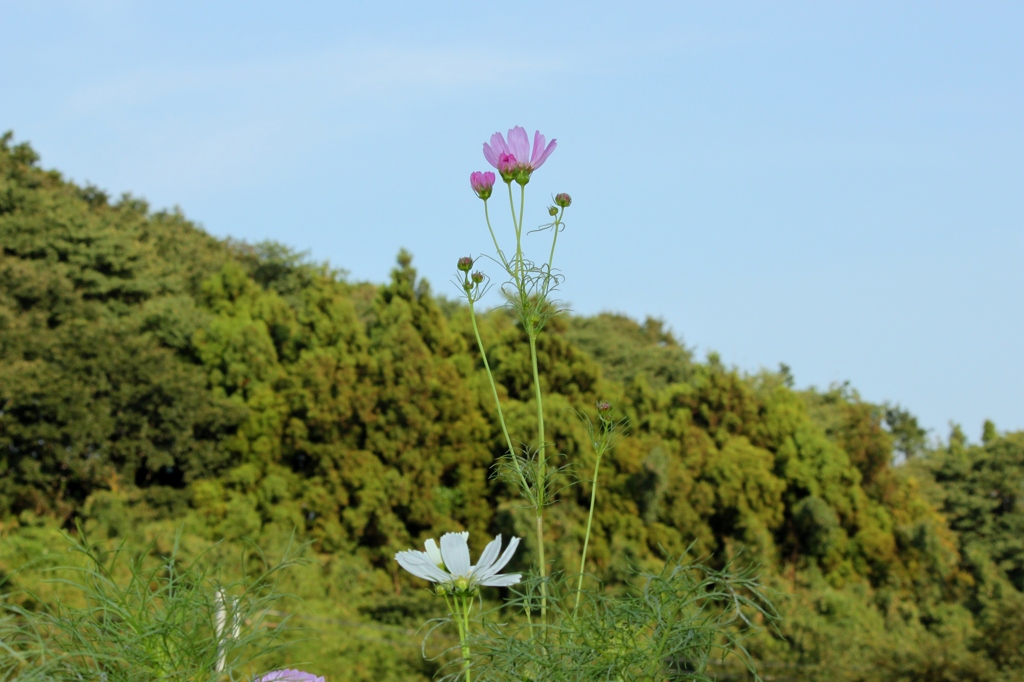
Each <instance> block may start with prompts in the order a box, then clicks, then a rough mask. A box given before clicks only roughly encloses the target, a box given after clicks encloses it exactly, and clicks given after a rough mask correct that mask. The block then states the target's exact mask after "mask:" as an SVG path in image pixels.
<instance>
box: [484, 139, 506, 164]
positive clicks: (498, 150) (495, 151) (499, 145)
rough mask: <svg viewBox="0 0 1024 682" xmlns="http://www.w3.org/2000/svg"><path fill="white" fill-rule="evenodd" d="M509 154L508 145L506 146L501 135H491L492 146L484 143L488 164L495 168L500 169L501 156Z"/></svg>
mask: <svg viewBox="0 0 1024 682" xmlns="http://www.w3.org/2000/svg"><path fill="white" fill-rule="evenodd" d="M507 153H508V145H507V144H505V138H503V137H502V136H501V133H494V134H493V135H491V143H490V144H487V143H486V142H484V158H485V159H487V163H489V164H491V165H492V166H494V167H495V168H497V167H498V160H499V159H500V158H501V155H502V154H507Z"/></svg>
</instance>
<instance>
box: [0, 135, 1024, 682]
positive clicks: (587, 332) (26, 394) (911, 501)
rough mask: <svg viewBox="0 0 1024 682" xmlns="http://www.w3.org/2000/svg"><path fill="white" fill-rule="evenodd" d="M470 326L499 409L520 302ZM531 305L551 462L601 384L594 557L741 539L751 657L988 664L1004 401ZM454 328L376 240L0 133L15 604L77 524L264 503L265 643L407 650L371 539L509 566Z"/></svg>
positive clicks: (878, 675) (515, 356) (482, 382)
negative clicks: (222, 212)
mask: <svg viewBox="0 0 1024 682" xmlns="http://www.w3.org/2000/svg"><path fill="white" fill-rule="evenodd" d="M454 255H455V256H458V255H461V254H454ZM453 265H454V260H453ZM481 325H482V328H481V332H482V334H483V336H484V339H485V343H486V344H488V352H489V358H490V362H491V367H492V368H493V370H494V372H495V375H496V378H497V379H498V381H499V383H500V385H499V390H500V391H501V392H502V399H503V401H504V402H505V404H506V405H507V411H506V415H507V417H508V418H509V419H510V421H511V422H512V423H513V424H514V423H515V422H516V420H521V421H524V422H525V421H526V420H528V415H529V414H530V411H531V410H532V408H531V391H530V390H528V389H529V381H530V371H529V363H528V355H527V354H526V352H525V351H524V344H523V343H522V333H521V330H520V329H518V328H517V326H516V325H515V324H514V322H513V320H512V319H511V318H510V317H509V316H508V315H507V314H506V313H505V312H504V311H503V310H496V311H494V312H491V313H488V314H487V315H486V316H485V317H484V318H483V319H482V320H481ZM552 325H553V327H552V329H553V333H552V334H549V335H547V336H546V337H543V339H542V345H541V347H540V360H541V372H542V381H543V382H545V386H544V389H545V391H546V392H547V394H548V395H550V396H551V397H550V398H549V400H548V403H547V408H548V419H549V426H548V428H549V435H551V436H553V438H554V442H555V446H556V448H555V449H556V450H557V452H558V453H560V454H561V456H563V457H564V461H563V462H562V463H563V464H567V465H569V467H570V469H569V471H570V472H571V469H572V467H580V468H581V469H582V470H583V471H587V470H589V468H590V467H589V464H590V463H589V462H588V461H587V458H588V452H589V451H588V448H587V447H585V444H586V443H587V440H586V438H587V436H586V433H585V432H584V430H583V428H582V426H581V424H580V422H579V420H578V419H577V418H576V416H575V414H574V413H573V412H572V410H574V409H575V410H580V409H582V410H586V409H590V408H592V406H593V405H594V403H595V401H597V400H599V399H600V400H608V401H610V402H611V403H613V405H614V406H615V409H616V410H617V413H618V414H619V415H621V416H626V417H628V418H629V420H630V422H631V425H632V426H631V433H630V436H629V437H628V438H626V439H625V440H624V441H623V442H622V443H621V444H620V445H619V446H618V447H617V449H616V450H614V451H613V452H612V454H611V455H610V456H609V457H608V458H607V459H606V462H607V463H606V464H603V465H602V470H601V478H602V483H601V484H602V486H603V489H602V496H600V497H599V498H598V508H597V510H596V514H595V532H594V536H593V537H592V539H591V550H590V556H591V557H592V558H593V566H594V567H595V571H596V573H597V575H598V577H600V578H601V579H602V580H604V581H606V584H607V585H609V586H614V585H616V584H617V583H620V582H621V581H623V580H624V579H625V578H626V577H627V576H628V575H629V574H630V572H631V570H632V569H633V568H640V569H641V570H645V571H651V572H657V571H658V570H659V569H660V567H661V566H662V565H663V563H664V560H665V558H666V556H668V555H679V554H680V553H682V552H683V551H684V550H685V549H686V548H687V547H688V546H691V545H692V548H693V549H692V550H691V551H692V552H694V553H695V554H697V555H709V556H710V557H711V559H710V561H711V563H712V564H714V565H719V566H721V565H724V564H725V562H727V561H729V560H730V559H734V558H736V557H737V556H738V557H739V559H738V560H739V561H740V562H741V563H759V564H761V565H762V566H763V569H764V571H765V580H766V582H767V583H768V585H769V586H770V587H772V588H773V589H774V590H775V591H776V594H775V596H774V601H775V605H776V607H777V608H778V609H779V611H780V612H781V613H782V614H783V616H784V620H783V621H782V624H781V626H780V628H781V629H780V631H779V632H777V633H773V632H764V633H762V635H761V636H759V638H757V639H756V640H754V641H752V642H751V643H750V648H751V651H752V653H753V654H754V655H755V657H756V658H758V659H759V660H760V661H761V665H762V667H763V669H764V670H766V671H768V672H770V674H771V675H772V677H773V678H774V679H792V680H813V679H825V678H827V679H833V680H851V681H852V680H1011V679H1019V677H1017V676H1018V675H1019V672H1018V671H1019V670H1020V669H1021V668H1022V666H1024V432H1016V433H1001V432H999V431H998V430H997V429H996V428H995V426H994V425H992V424H991V423H986V424H985V425H984V428H983V433H982V437H981V441H980V442H978V443H970V442H969V441H968V439H967V438H966V437H965V436H964V434H963V432H962V431H961V430H960V429H959V427H955V428H953V429H952V432H951V434H950V435H949V437H948V440H947V441H946V442H942V443H938V442H929V441H928V440H927V439H926V437H925V434H924V432H923V431H922V430H921V429H920V428H919V427H918V425H917V422H916V420H915V419H914V417H913V416H912V415H911V414H910V413H909V412H907V411H906V410H903V409H901V408H899V407H895V406H886V405H874V404H870V403H867V402H865V401H863V400H861V399H860V397H859V396H858V395H857V393H856V391H854V390H852V389H850V388H849V387H846V386H841V387H833V388H831V389H830V390H828V391H817V390H810V391H799V390H796V389H794V388H793V385H792V379H791V377H790V376H789V373H788V371H787V369H786V368H785V367H781V368H780V371H778V372H766V371H762V372H759V373H756V374H745V373H742V372H740V371H739V370H737V369H736V368H732V367H727V366H725V365H724V364H723V363H722V362H721V361H720V359H719V358H718V357H717V356H715V355H713V354H712V355H710V356H709V357H708V358H707V359H706V360H704V361H700V360H698V359H696V358H694V357H693V355H692V354H691V352H690V351H689V350H688V349H687V348H686V347H685V346H683V345H682V344H681V343H680V342H679V341H678V340H677V339H676V338H675V337H674V336H673V335H672V334H671V333H669V332H668V331H667V330H666V329H665V328H664V326H663V325H662V324H661V323H660V322H658V321H656V320H651V319H648V320H646V321H645V322H643V323H637V322H635V321H633V320H630V319H628V318H625V317H622V316H618V315H611V314H603V315H598V316H596V317H588V318H581V317H572V316H566V317H562V318H558V319H557V320H556V321H555V322H553V323H552ZM472 344H473V342H472V331H471V328H470V326H469V318H468V311H467V309H466V308H465V307H464V306H462V305H460V304H456V303H453V302H451V301H449V300H446V299H445V298H444V297H441V296H438V295H436V294H434V293H433V292H432V291H431V289H430V287H429V285H428V284H427V283H426V282H425V281H423V280H420V279H418V278H417V276H416V271H415V269H414V268H413V267H412V258H411V256H410V255H409V254H407V253H404V252H403V253H401V254H399V257H398V264H397V266H396V267H395V269H394V270H393V272H392V274H391V280H390V282H388V283H387V284H384V285H380V286H378V285H371V284H363V283H353V282H349V281H347V280H346V278H345V276H344V274H343V273H342V272H339V271H337V270H332V269H331V268H329V267H328V266H327V265H324V264H319V263H316V262H313V261H310V260H308V259H307V258H305V257H303V256H301V255H299V254H295V253H294V252H292V251H289V250H288V249H287V248H285V247H283V246H280V245H277V244H260V245H255V246H252V245H248V244H240V243H234V242H231V241H222V240H217V239H215V238H213V237H211V236H209V235H208V234H206V233H205V232H203V231H202V230H201V229H199V228H198V227H196V226H195V225H194V224H192V223H190V222H189V221H188V220H186V219H185V217H184V216H183V215H182V214H181V213H180V212H178V211H174V212H167V211H160V212H153V211H151V210H150V209H149V207H148V206H147V205H146V203H145V202H144V201H142V200H139V199H137V198H133V197H131V196H128V195H125V196H122V197H121V198H119V199H117V200H113V199H112V198H111V197H109V196H107V195H106V194H105V193H104V192H102V191H100V190H98V189H96V188H94V187H84V188H83V187H79V186H76V185H74V184H72V183H69V182H67V181H65V180H64V179H63V178H62V177H61V175H60V174H59V173H57V172H55V171H46V170H43V169H41V168H40V167H39V165H38V158H37V155H36V154H35V153H34V152H33V150H32V149H31V148H30V147H29V146H27V145H25V144H13V143H12V141H11V136H10V134H8V135H6V136H4V137H3V138H2V144H0V581H2V583H0V593H2V594H3V595H5V596H4V599H6V600H8V601H9V602H10V603H14V602H17V603H18V605H19V606H21V607H24V608H28V609H32V608H38V607H39V603H34V602H33V601H32V600H31V599H29V598H28V597H26V596H25V595H24V593H23V592H22V590H23V589H30V590H33V591H34V592H35V593H37V595H39V598H40V599H41V600H43V601H45V595H46V594H47V593H48V592H47V590H52V589H55V588H53V586H52V585H50V584H49V583H45V582H43V577H44V575H45V574H44V573H43V570H42V569H44V568H45V567H47V566H52V565H57V564H59V563H60V562H62V561H66V556H65V555H62V554H61V553H60V552H58V551H57V550H58V549H60V548H61V547H63V546H64V542H63V540H61V539H60V537H59V535H60V532H61V529H65V530H70V529H73V528H74V527H75V525H76V523H81V524H82V525H83V527H84V528H86V529H88V531H89V533H90V534H91V536H92V538H93V540H94V541H95V540H97V539H101V540H102V539H107V540H111V541H113V542H123V543H124V544H125V547H127V548H128V550H129V551H136V552H148V553H149V554H152V555H153V556H163V555H166V554H167V553H169V552H170V551H171V549H172V547H173V546H174V543H175V542H176V538H178V540H177V542H178V546H177V549H176V552H177V553H178V555H179V556H182V557H185V558H187V557H198V556H200V555H203V553H204V552H211V551H212V552H214V553H223V554H224V555H225V556H228V555H232V553H234V554H237V553H238V552H240V551H241V549H242V548H244V547H245V546H246V544H245V543H246V541H247V540H252V541H254V542H255V543H256V544H258V545H259V546H260V547H261V548H263V550H264V551H265V552H266V554H267V555H268V556H273V555H274V554H275V553H277V554H278V555H283V554H284V553H285V552H286V551H287V550H286V548H287V547H288V546H289V542H290V541H291V538H292V534H293V533H295V534H296V535H297V536H298V538H299V539H300V540H304V541H307V542H308V543H309V544H308V545H307V547H306V549H305V550H304V555H305V560H306V563H305V564H303V565H301V566H298V567H294V568H292V569H291V570H290V571H288V572H285V573H283V574H282V578H281V580H282V583H283V587H284V588H286V590H287V591H289V592H291V593H292V594H293V595H294V596H295V598H293V599H290V600H286V601H285V602H284V603H283V604H282V605H281V606H280V607H279V608H280V609H282V610H281V611H280V614H282V615H281V617H284V614H286V613H293V614H294V618H293V622H295V623H301V625H303V626H305V627H307V628H315V629H316V630H318V633H317V634H316V635H315V636H313V637H312V638H311V639H307V640H306V641H304V642H299V643H298V644H296V645H295V646H294V647H293V648H292V649H290V650H288V651H287V652H274V653H273V654H271V655H270V657H269V658H268V660H267V665H268V669H269V667H270V666H272V665H273V664H275V663H284V662H291V663H295V664H298V663H303V664H304V665H305V667H306V668H307V669H309V670H315V671H318V673H320V674H326V675H327V676H328V679H332V680H342V679H345V680H378V681H381V680H411V679H429V677H430V676H431V675H432V674H433V672H434V671H435V670H436V669H437V667H438V665H439V664H438V662H436V661H435V662H432V661H429V660H428V661H424V660H423V659H422V657H421V654H420V641H421V633H417V632H416V631H415V628H417V627H418V626H419V625H420V624H421V623H422V622H423V621H424V620H426V619H427V618H430V617H434V616H437V615H440V613H439V611H440V609H439V606H438V604H437V603H436V602H435V601H434V600H433V599H432V597H431V595H430V594H429V593H428V592H427V591H426V590H425V589H423V585H421V584H417V581H416V580H415V579H414V578H412V577H411V576H409V575H407V574H404V572H401V571H400V570H399V568H398V567H397V565H396V564H395V563H394V561H393V560H392V557H393V555H394V553H395V552H396V551H398V550H402V549H407V548H410V547H414V546H418V545H421V544H422V540H423V539H424V538H425V537H429V536H433V537H437V536H438V535H439V534H440V533H442V532H445V531H451V530H463V529H465V530H469V531H471V533H472V534H471V536H470V538H471V541H472V542H473V543H476V544H475V545H474V547H473V550H474V552H479V551H480V550H481V549H482V543H483V542H484V540H485V539H486V537H487V536H488V535H493V534H495V533H498V532H500V533H502V534H504V535H505V536H506V537H507V536H508V535H509V534H515V535H519V536H521V537H523V538H525V540H524V547H525V551H524V552H523V553H524V555H525V556H520V557H519V558H518V560H517V561H519V562H521V564H520V565H526V564H527V563H528V562H530V561H531V558H530V556H529V554H530V552H532V551H533V550H532V547H531V546H530V536H531V534H530V533H529V532H528V531H529V526H528V525H527V524H528V521H529V518H528V514H527V513H526V511H525V510H523V509H521V508H520V506H519V503H518V502H517V501H516V496H515V494H514V491H511V490H509V489H507V488H506V486H505V484H504V483H502V482H501V481H499V480H496V479H494V478H492V477H491V465H492V463H493V462H494V461H495V459H496V458H497V457H499V456H500V455H501V454H502V452H503V450H504V447H503V444H502V440H501V434H500V432H499V431H498V430H497V425H496V423H495V420H494V419H493V418H492V414H491V409H490V407H489V401H490V396H489V390H490V389H489V387H488V385H487V382H486V378H485V375H484V374H483V369H482V366H481V363H480V361H479V359H478V358H477V356H476V353H475V352H474V349H473V347H472ZM512 430H513V431H515V430H516V429H515V428H513V429H512ZM519 430H520V431H522V430H523V429H519ZM566 477H567V482H568V481H569V474H566ZM588 496H589V489H588V487H587V485H576V486H573V487H567V488H565V489H564V490H563V492H562V503H561V504H560V505H558V506H556V507H554V508H553V509H552V510H551V512H549V519H550V522H549V528H550V529H551V532H552V533H554V534H557V535H558V536H559V537H560V538H563V539H568V540H570V542H562V543H559V544H558V546H559V547H574V546H575V544H578V543H575V544H574V543H573V542H571V540H572V539H574V538H576V539H578V541H579V542H582V523H581V521H583V520H584V515H585V510H586V503H587V501H588V499H589V497H588ZM218 543H219V544H218ZM477 545H479V546H477ZM211 547H212V548H213V549H212V550H211ZM575 551H577V552H578V549H576V550H575ZM204 556H208V554H207V555H204ZM577 556H578V555H577ZM563 559H569V557H563ZM576 560H578V559H576ZM573 563H574V562H573V561H564V562H563V565H572V564H573ZM239 570H241V571H243V572H244V568H243V569H239ZM307 636H308V633H307ZM443 646H444V643H443V642H442V643H440V644H439V645H438V647H437V648H438V649H440V648H443ZM396 652H397V653H396ZM0 655H2V654H0ZM745 675H746V673H745V672H743V670H742V669H740V668H735V669H731V668H729V667H728V666H724V665H723V667H722V669H721V675H720V677H722V678H723V679H726V678H729V677H730V676H731V677H734V678H736V679H741V678H744V677H745Z"/></svg>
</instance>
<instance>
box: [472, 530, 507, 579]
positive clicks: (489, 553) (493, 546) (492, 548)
mask: <svg viewBox="0 0 1024 682" xmlns="http://www.w3.org/2000/svg"><path fill="white" fill-rule="evenodd" d="M500 551H501V536H500V535H499V536H498V537H496V538H494V539H493V540H491V541H490V542H488V543H487V546H486V547H484V553H483V554H481V555H480V559H479V561H477V562H476V566H474V567H473V573H474V574H476V575H480V574H481V573H483V572H484V571H486V570H487V569H489V568H490V567H491V564H493V563H494V560H495V559H497V558H498V552H500Z"/></svg>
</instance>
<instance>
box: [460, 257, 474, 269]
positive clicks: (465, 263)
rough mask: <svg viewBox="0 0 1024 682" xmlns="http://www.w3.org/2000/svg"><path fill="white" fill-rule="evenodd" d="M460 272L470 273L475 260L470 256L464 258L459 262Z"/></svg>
mask: <svg viewBox="0 0 1024 682" xmlns="http://www.w3.org/2000/svg"><path fill="white" fill-rule="evenodd" d="M458 268H459V272H469V271H470V270H472V269H473V259H472V258H470V257H469V256H463V257H462V258H460V259H459V262H458Z"/></svg>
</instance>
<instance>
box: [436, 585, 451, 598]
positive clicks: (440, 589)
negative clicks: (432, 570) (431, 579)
mask: <svg viewBox="0 0 1024 682" xmlns="http://www.w3.org/2000/svg"><path fill="white" fill-rule="evenodd" d="M434 594H436V595H439V596H441V597H443V596H444V595H446V594H448V586H447V585H441V584H437V585H434Z"/></svg>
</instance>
